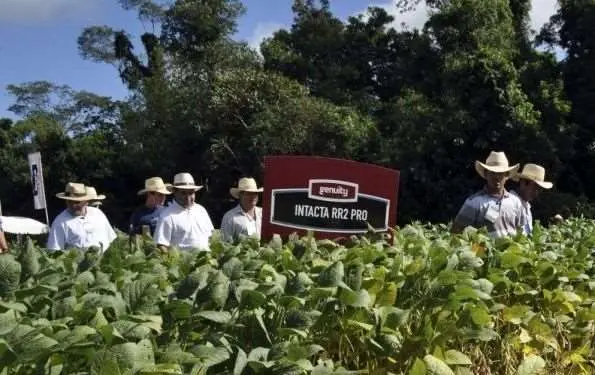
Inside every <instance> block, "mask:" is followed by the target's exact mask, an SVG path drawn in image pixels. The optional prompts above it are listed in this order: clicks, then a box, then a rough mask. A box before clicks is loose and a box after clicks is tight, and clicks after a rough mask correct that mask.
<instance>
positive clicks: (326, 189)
mask: <svg viewBox="0 0 595 375" xmlns="http://www.w3.org/2000/svg"><path fill="white" fill-rule="evenodd" d="M264 172H265V174H264V194H263V220H262V238H263V239H264V240H268V239H270V238H271V237H272V236H273V235H274V234H279V235H281V236H282V237H285V236H287V235H289V234H291V233H294V232H297V233H299V234H304V233H305V232H306V231H313V232H314V235H315V237H316V238H331V239H332V238H338V237H342V236H348V235H353V234H364V233H366V232H368V231H369V230H370V228H372V229H373V230H375V231H378V232H385V231H388V229H389V228H390V227H393V226H394V225H395V224H396V218H397V197H398V190H399V171H397V170H393V169H388V168H383V167H380V166H377V165H373V164H366V163H359V162H355V161H351V160H344V159H334V158H323V157H311V156H269V157H266V158H265V168H264Z"/></svg>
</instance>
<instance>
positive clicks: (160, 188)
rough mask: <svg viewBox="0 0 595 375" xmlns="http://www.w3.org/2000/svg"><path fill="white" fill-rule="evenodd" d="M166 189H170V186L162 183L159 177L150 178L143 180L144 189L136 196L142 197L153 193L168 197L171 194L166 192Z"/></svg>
mask: <svg viewBox="0 0 595 375" xmlns="http://www.w3.org/2000/svg"><path fill="white" fill-rule="evenodd" d="M168 187H171V184H166V183H164V182H163V179H162V178H161V177H151V178H147V179H146V180H145V188H144V189H142V190H139V191H138V193H137V194H138V195H143V194H146V193H148V192H155V193H160V194H165V195H168V194H171V192H170V191H169V190H167V189H168Z"/></svg>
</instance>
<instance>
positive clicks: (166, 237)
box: [153, 216, 172, 251]
mask: <svg viewBox="0 0 595 375" xmlns="http://www.w3.org/2000/svg"><path fill="white" fill-rule="evenodd" d="M171 235H172V225H171V223H170V219H169V217H163V216H160V217H159V220H158V221H157V226H156V227H155V233H154V234H153V241H155V243H156V244H157V247H158V248H159V249H160V250H161V251H167V250H168V248H169V246H170V245H171Z"/></svg>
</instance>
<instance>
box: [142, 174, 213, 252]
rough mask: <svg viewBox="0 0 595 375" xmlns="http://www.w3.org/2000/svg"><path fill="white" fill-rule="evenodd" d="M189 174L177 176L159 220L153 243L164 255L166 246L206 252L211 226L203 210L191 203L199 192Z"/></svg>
mask: <svg viewBox="0 0 595 375" xmlns="http://www.w3.org/2000/svg"><path fill="white" fill-rule="evenodd" d="M202 188H203V186H202V185H196V184H195V183H194V178H193V177H192V175H191V174H190V173H178V174H176V175H175V176H174V182H173V184H172V185H171V186H170V188H169V189H170V190H171V191H172V192H173V196H174V199H173V201H172V202H171V204H170V205H168V206H167V207H165V208H164V209H163V211H162V213H161V215H160V216H159V220H158V221H157V226H156V228H155V234H154V235H153V239H154V240H155V242H156V243H157V246H159V248H160V249H161V250H163V251H166V250H167V249H168V248H169V247H170V246H173V247H177V248H179V249H180V250H191V249H199V250H203V251H210V249H209V238H210V237H211V234H212V232H213V230H214V229H215V228H214V227H213V223H212V221H211V218H210V217H209V214H208V212H207V210H206V209H205V208H204V207H203V206H201V205H200V204H198V203H195V202H194V200H195V194H196V192H197V191H198V190H200V189H202Z"/></svg>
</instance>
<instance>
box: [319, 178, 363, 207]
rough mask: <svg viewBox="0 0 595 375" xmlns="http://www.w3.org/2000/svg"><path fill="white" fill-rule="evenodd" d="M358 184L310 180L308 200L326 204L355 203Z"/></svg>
mask: <svg viewBox="0 0 595 375" xmlns="http://www.w3.org/2000/svg"><path fill="white" fill-rule="evenodd" d="M358 188H359V185H358V184H354V183H353V182H347V181H340V180H310V181H309V182H308V198H310V199H316V200H320V201H327V202H345V203H347V202H357V195H358Z"/></svg>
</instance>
